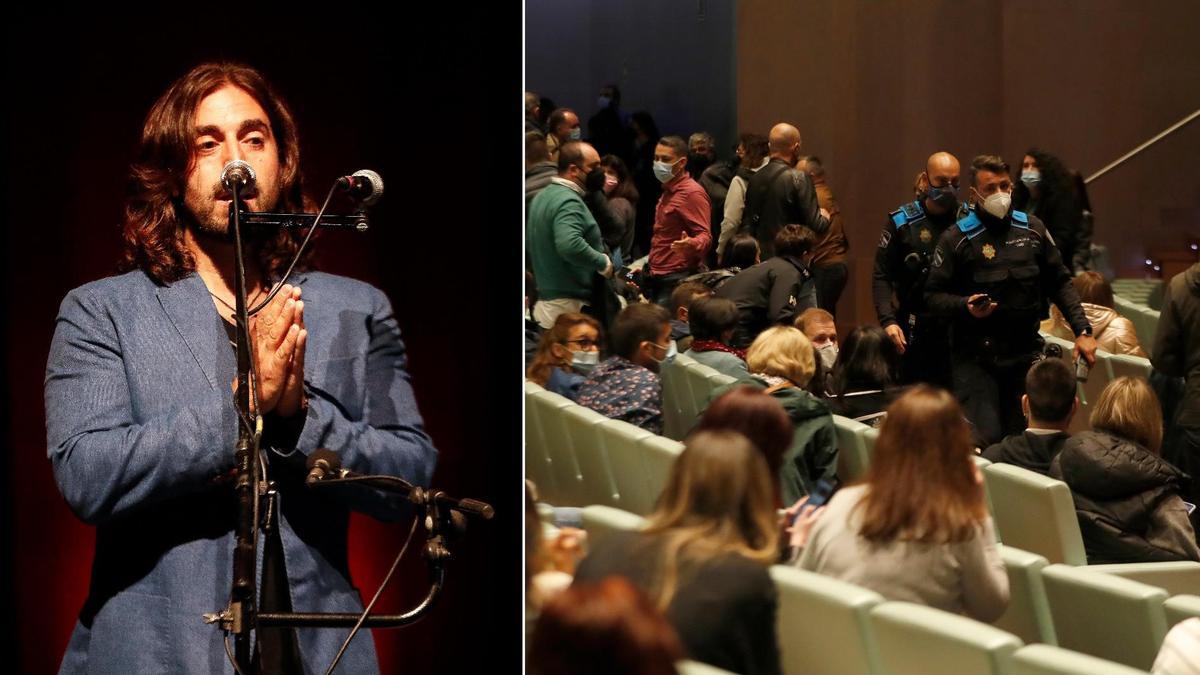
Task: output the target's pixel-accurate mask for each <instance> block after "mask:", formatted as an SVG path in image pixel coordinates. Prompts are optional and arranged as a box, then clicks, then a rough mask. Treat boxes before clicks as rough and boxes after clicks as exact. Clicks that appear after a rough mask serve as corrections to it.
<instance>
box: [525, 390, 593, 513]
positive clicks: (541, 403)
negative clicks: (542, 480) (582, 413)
mask: <svg viewBox="0 0 1200 675" xmlns="http://www.w3.org/2000/svg"><path fill="white" fill-rule="evenodd" d="M526 400H527V401H528V402H529V403H531V404H532V405H534V406H536V408H537V412H536V413H535V414H536V415H537V422H538V427H539V428H540V429H541V432H542V440H543V442H544V443H545V446H544V447H545V453H546V457H547V459H548V461H549V464H550V474H551V476H552V477H553V483H554V489H553V490H551V491H550V492H547V491H545V490H542V491H541V497H542V498H543V499H544V500H545V501H548V502H550V503H551V504H554V505H556V506H583V505H584V503H585V502H584V501H583V473H582V472H580V470H579V462H578V460H576V458H575V448H574V445H573V443H572V440H571V434H569V433H568V432H567V415H566V410H567V409H568V408H572V407H575V408H577V407H580V406H579V405H578V404H576V403H573V402H571V400H570V399H568V398H565V397H563V396H559V395H558V394H555V393H554V392H550V391H540V392H537V393H536V394H533V395H532V396H531V397H530V398H529V399H526ZM538 487H539V488H541V486H538Z"/></svg>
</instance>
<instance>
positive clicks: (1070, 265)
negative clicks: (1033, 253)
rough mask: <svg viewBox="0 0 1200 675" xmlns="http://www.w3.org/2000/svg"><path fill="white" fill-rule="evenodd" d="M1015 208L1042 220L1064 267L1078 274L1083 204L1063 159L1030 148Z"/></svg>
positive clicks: (1013, 199)
mask: <svg viewBox="0 0 1200 675" xmlns="http://www.w3.org/2000/svg"><path fill="white" fill-rule="evenodd" d="M1012 207H1013V208H1014V209H1016V210H1017V211H1024V212H1026V213H1029V214H1032V215H1035V216H1037V217H1038V218H1039V219H1041V221H1042V223H1044V224H1045V225H1046V229H1047V230H1048V231H1049V232H1050V236H1051V237H1054V243H1055V245H1056V246H1058V251H1059V253H1061V254H1062V261H1063V265H1065V266H1066V267H1067V270H1068V271H1071V272H1075V271H1078V265H1077V264H1076V263H1077V260H1076V252H1077V249H1078V248H1079V244H1080V243H1081V241H1080V240H1081V239H1082V237H1081V236H1080V234H1081V233H1080V230H1081V228H1082V223H1083V204H1082V202H1081V200H1080V195H1079V194H1078V192H1077V191H1076V188H1075V179H1074V177H1073V176H1072V175H1071V172H1070V171H1069V170H1068V169H1067V167H1066V166H1064V165H1063V161H1062V160H1061V159H1059V158H1058V157H1055V156H1054V155H1051V154H1050V153H1048V152H1044V151H1042V150H1038V149H1037V148H1030V149H1029V151H1028V152H1026V153H1025V157H1024V158H1023V159H1022V161H1021V180H1020V181H1018V182H1017V185H1016V186H1015V187H1014V189H1013V193H1012Z"/></svg>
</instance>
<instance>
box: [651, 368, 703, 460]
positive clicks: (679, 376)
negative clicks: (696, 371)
mask: <svg viewBox="0 0 1200 675" xmlns="http://www.w3.org/2000/svg"><path fill="white" fill-rule="evenodd" d="M695 362H696V360H695V359H693V358H692V357H690V356H688V355H687V354H678V355H676V356H675V358H673V359H671V360H670V361H663V363H662V365H660V366H659V369H658V376H659V380H660V382H661V383H662V392H663V435H664V436H666V437H667V438H671V439H674V440H677V441H679V440H683V437H684V435H685V434H686V433H687V431H688V429H687V428H684V425H685V424H686V423H687V422H686V419H687V415H686V414H685V406H690V401H691V395H692V394H691V390H690V389H689V388H688V382H687V372H686V370H685V366H687V364H689V363H695ZM689 428H690V427H689Z"/></svg>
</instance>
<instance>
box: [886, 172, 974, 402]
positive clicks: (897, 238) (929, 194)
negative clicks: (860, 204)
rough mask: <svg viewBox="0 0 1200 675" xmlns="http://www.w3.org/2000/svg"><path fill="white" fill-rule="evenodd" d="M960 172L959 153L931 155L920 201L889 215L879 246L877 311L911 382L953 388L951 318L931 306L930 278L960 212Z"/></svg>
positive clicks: (903, 375)
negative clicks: (944, 234)
mask: <svg viewBox="0 0 1200 675" xmlns="http://www.w3.org/2000/svg"><path fill="white" fill-rule="evenodd" d="M958 172H959V164H958V159H957V158H955V157H954V155H951V154H950V153H948V152H937V153H934V154H933V155H930V157H929V159H928V160H926V161H925V170H924V171H922V172H921V174H920V175H919V176H917V182H916V184H915V185H914V186H913V187H914V190H915V192H916V194H917V199H916V200H915V201H912V202H909V203H907V204H904V205H902V206H901V207H900V208H898V209H896V210H895V211H892V212H891V213H889V214H888V220H887V223H886V224H885V225H884V226H883V232H882V233H881V234H880V236H879V247H878V248H877V249H876V250H875V272H874V274H873V277H872V281H871V290H872V295H873V299H874V301H875V314H876V316H877V317H878V318H879V325H880V326H883V329H884V331H886V332H887V334H888V337H890V338H891V339H892V342H894V343H896V351H898V352H899V353H900V354H901V355H902V362H901V378H902V379H903V381H904V382H906V383H912V382H929V383H931V384H936V385H940V386H943V387H947V388H948V387H949V386H950V362H949V360H948V359H947V358H946V354H947V353H949V346H950V340H949V331H948V327H947V322H946V320H945V319H943V318H941V317H937V316H933V315H931V314H930V313H929V311H928V310H927V309H926V307H925V280H926V278H927V276H928V274H929V264H930V262H931V261H932V259H933V251H934V248H935V247H936V246H937V242H938V238H939V237H941V236H942V232H944V231H945V230H946V228H948V227H950V226H952V225H953V224H954V221H955V218H956V214H957V212H958V210H959V202H958Z"/></svg>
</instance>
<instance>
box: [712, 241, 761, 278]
mask: <svg viewBox="0 0 1200 675" xmlns="http://www.w3.org/2000/svg"><path fill="white" fill-rule="evenodd" d="M760 262H762V251H761V250H759V248H758V240H757V239H755V238H754V235H752V234H738V235H734V237H733V238H732V239H730V240H729V246H728V247H727V248H726V249H725V255H724V256H723V257H722V258H721V267H724V268H726V269H734V270H737V271H739V272H740V271H742V270H744V269H746V268H747V267H753V266H755V265H757V264H758V263H760Z"/></svg>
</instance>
